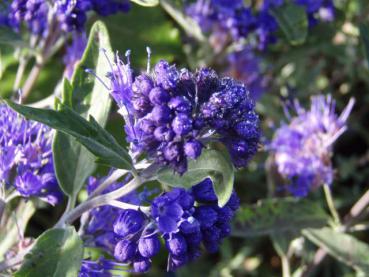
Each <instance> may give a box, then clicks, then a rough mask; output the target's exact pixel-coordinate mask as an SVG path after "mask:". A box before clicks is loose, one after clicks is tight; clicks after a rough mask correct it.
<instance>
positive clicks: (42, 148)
mask: <svg viewBox="0 0 369 277" xmlns="http://www.w3.org/2000/svg"><path fill="white" fill-rule="evenodd" d="M51 141H52V131H51V129H50V128H48V127H46V126H44V125H42V124H40V123H37V122H33V121H28V120H26V119H24V118H23V117H21V116H20V115H18V114H17V113H15V112H14V111H13V110H11V109H10V108H9V107H8V106H6V105H4V104H0V186H3V185H4V186H5V187H6V188H15V189H16V190H17V191H18V192H19V193H20V194H21V195H22V196H24V197H30V196H37V197H40V198H41V199H43V200H45V201H47V202H49V203H50V204H53V205H54V204H56V203H57V202H58V201H60V199H61V198H62V193H61V191H60V190H59V187H58V184H57V181H56V177H55V173H54V168H53V158H52V149H51Z"/></svg>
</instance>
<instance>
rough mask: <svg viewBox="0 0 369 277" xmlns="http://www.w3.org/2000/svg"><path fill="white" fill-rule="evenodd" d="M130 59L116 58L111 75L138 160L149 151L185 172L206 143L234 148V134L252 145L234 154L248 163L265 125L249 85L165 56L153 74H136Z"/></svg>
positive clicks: (237, 161) (152, 158) (241, 163)
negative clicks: (180, 64) (185, 66)
mask: <svg viewBox="0 0 369 277" xmlns="http://www.w3.org/2000/svg"><path fill="white" fill-rule="evenodd" d="M127 59H128V62H127V64H125V63H124V62H123V61H121V60H120V59H119V58H118V57H116V61H115V63H112V68H111V71H110V72H108V74H107V76H108V78H109V80H110V93H111V95H112V97H113V98H114V99H115V101H116V102H117V104H118V106H119V108H120V109H119V112H120V113H121V114H122V115H123V117H124V118H125V121H126V122H125V123H126V126H125V130H126V133H127V140H128V142H129V143H130V150H131V152H132V154H133V156H134V157H135V159H136V160H138V159H139V158H140V157H142V156H143V155H145V154H147V156H148V158H149V160H150V161H152V162H157V163H160V164H162V165H168V166H170V167H172V168H173V169H174V170H175V171H176V172H178V173H179V174H183V173H184V172H186V170H187V164H188V159H196V158H198V157H199V156H200V154H201V152H202V149H203V147H205V146H206V143H205V142H209V141H218V142H222V143H224V144H225V145H226V146H227V147H228V149H229V150H231V149H232V143H231V138H238V140H239V141H242V143H244V145H245V147H246V148H247V150H245V151H243V152H240V151H239V152H237V153H236V152H235V151H233V152H232V151H231V152H230V154H231V156H232V158H233V160H234V162H235V165H236V166H238V167H243V166H245V165H246V164H247V162H248V161H249V159H250V158H251V157H252V156H253V155H254V154H255V152H256V151H257V144H258V141H259V136H260V130H259V127H258V125H259V119H258V116H257V115H256V113H255V111H254V103H253V101H252V99H251V98H250V96H249V92H248V90H247V89H246V87H245V86H244V85H242V84H241V83H238V82H236V81H234V80H233V79H231V78H219V77H218V75H217V74H216V73H215V72H214V71H213V70H211V69H208V68H203V69H200V70H198V71H197V72H195V73H191V72H190V71H188V70H187V69H181V70H178V69H177V68H176V67H175V66H174V65H170V64H169V63H168V62H166V61H159V62H158V63H157V64H156V65H155V68H154V72H152V73H151V72H146V73H143V74H141V75H139V76H136V77H133V74H132V70H131V68H130V64H129V56H128V57H127ZM242 124H243V125H242ZM241 131H242V132H241ZM238 156H239V158H238Z"/></svg>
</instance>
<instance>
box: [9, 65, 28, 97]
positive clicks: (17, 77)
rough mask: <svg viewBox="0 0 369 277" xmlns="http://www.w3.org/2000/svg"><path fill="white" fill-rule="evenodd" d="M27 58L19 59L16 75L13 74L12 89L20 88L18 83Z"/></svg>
mask: <svg viewBox="0 0 369 277" xmlns="http://www.w3.org/2000/svg"><path fill="white" fill-rule="evenodd" d="M28 61H29V60H28V59H25V58H21V59H20V61H19V65H18V69H17V75H16V76H15V81H14V85H13V91H17V90H18V89H19V88H20V83H21V81H22V78H23V75H24V71H25V70H26V67H27V64H28Z"/></svg>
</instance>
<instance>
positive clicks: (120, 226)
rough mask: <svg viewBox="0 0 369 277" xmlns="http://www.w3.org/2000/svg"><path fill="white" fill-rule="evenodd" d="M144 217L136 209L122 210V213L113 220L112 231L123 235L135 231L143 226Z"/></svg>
mask: <svg viewBox="0 0 369 277" xmlns="http://www.w3.org/2000/svg"><path fill="white" fill-rule="evenodd" d="M144 223H145V217H144V215H143V213H142V212H139V211H136V210H131V209H128V210H123V212H122V214H121V215H120V216H119V217H118V218H117V219H116V221H115V222H114V226H113V227H114V233H116V234H117V235H119V236H122V237H125V236H127V235H129V234H134V233H137V232H138V231H139V230H141V229H142V228H143V225H144Z"/></svg>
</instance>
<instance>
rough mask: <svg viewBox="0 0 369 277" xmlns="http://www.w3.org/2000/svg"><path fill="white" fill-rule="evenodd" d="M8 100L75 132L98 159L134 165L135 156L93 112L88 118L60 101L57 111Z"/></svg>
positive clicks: (28, 115)
mask: <svg viewBox="0 0 369 277" xmlns="http://www.w3.org/2000/svg"><path fill="white" fill-rule="evenodd" d="M6 102H7V104H8V105H9V106H10V107H11V108H12V109H14V110H15V111H17V112H18V113H20V114H22V115H24V116H25V117H26V118H29V119H32V120H35V121H38V122H41V123H43V124H45V125H48V126H50V127H51V128H54V129H57V130H59V131H62V132H64V133H66V134H68V135H71V136H73V137H74V138H76V139H77V141H78V142H80V143H81V144H82V145H84V146H85V147H86V148H87V149H88V150H90V151H91V152H92V153H93V154H94V155H95V156H96V157H97V158H98V161H101V162H102V163H104V164H106V165H110V166H112V167H115V168H122V169H132V168H133V166H132V160H131V157H130V156H129V154H128V153H127V151H126V150H125V149H124V148H123V147H122V146H120V145H119V144H118V142H117V141H116V140H115V139H114V137H113V136H112V135H111V134H110V133H109V132H107V131H106V130H105V129H104V128H102V127H101V126H100V125H99V124H98V123H97V122H96V120H95V119H94V118H93V117H92V116H90V121H87V120H86V119H84V118H83V117H81V116H80V115H79V114H78V113H76V112H75V111H73V110H72V109H70V108H69V107H68V106H64V105H63V104H60V110H59V111H54V110H48V109H37V108H31V107H27V106H23V105H19V104H16V103H13V102H11V101H9V100H7V101H6Z"/></svg>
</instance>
